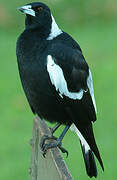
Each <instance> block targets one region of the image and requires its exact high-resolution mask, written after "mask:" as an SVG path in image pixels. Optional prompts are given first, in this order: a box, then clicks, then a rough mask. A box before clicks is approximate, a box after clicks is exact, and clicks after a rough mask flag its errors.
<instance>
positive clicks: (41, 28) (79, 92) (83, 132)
mask: <svg viewBox="0 0 117 180" xmlns="http://www.w3.org/2000/svg"><path fill="white" fill-rule="evenodd" d="M19 10H20V11H21V12H23V13H24V14H26V19H25V30H24V31H23V33H22V34H21V35H20V36H19V38H18V41H17V48H16V54H17V61H18V67H19V74H20V78H21V82H22V86H23V89H24V92H25V94H26V97H27V99H28V102H29V104H30V107H31V109H32V112H33V113H34V114H37V115H39V116H40V118H42V119H45V120H47V121H49V122H51V123H53V122H56V123H57V125H56V126H55V127H54V128H53V129H52V137H47V136H46V135H45V136H43V137H42V139H41V143H40V146H41V150H42V151H43V154H44V155H45V153H46V152H47V150H48V149H50V148H53V147H58V148H59V149H60V150H61V151H62V152H63V153H67V154H68V152H67V150H66V149H65V148H63V147H62V144H61V142H62V139H63V137H64V136H65V134H66V132H67V131H68V129H69V128H70V129H71V130H73V131H75V132H76V134H77V135H78V137H79V139H80V144H81V148H82V152H83V157H84V162H85V166H86V171H87V174H88V176H89V177H93V176H94V177H97V168H96V163H95V159H94V155H95V156H96V157H97V159H98V161H99V163H100V165H101V167H102V169H103V170H104V166H103V163H102V159H101V157H100V153H99V150H98V147H97V145H96V142H95V138H94V134H93V128H92V124H93V122H95V121H96V103H95V98H94V90H93V82H92V75H91V71H90V69H89V66H88V64H87V62H86V61H85V58H84V56H83V54H82V50H81V48H80V46H79V45H78V43H77V42H76V41H75V40H74V39H73V38H72V37H71V36H70V35H68V34H67V33H66V32H64V31H62V30H61V29H60V28H59V27H58V25H57V24H56V22H55V19H54V17H53V16H52V14H51V11H50V9H49V8H48V6H46V5H45V4H43V3H41V2H33V3H30V4H27V5H25V6H22V7H20V8H19ZM62 124H63V125H65V129H64V131H63V132H62V134H61V135H60V137H59V138H56V137H54V136H53V133H54V132H55V131H56V129H57V128H58V127H59V126H61V125H62ZM47 139H55V143H45V141H46V140H47Z"/></svg>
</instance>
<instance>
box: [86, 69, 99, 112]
mask: <svg viewBox="0 0 117 180" xmlns="http://www.w3.org/2000/svg"><path fill="white" fill-rule="evenodd" d="M87 85H88V88H89V91H90V94H91V98H92V101H93V105H94V108H95V112H96V113H97V108H96V102H95V97H94V89H93V79H92V74H91V71H90V69H89V76H88V78H87Z"/></svg>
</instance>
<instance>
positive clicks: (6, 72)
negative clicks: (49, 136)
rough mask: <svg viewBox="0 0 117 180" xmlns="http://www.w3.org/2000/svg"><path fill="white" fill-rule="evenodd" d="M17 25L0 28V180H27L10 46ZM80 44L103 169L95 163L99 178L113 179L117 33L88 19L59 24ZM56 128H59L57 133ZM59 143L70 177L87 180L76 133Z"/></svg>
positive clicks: (24, 119)
mask: <svg viewBox="0 0 117 180" xmlns="http://www.w3.org/2000/svg"><path fill="white" fill-rule="evenodd" d="M21 30H22V29H21V28H19V29H16V30H13V29H10V30H9V31H8V29H3V30H2V29H1V30H0V39H1V43H0V49H1V52H0V67H1V68H0V83H1V86H0V115H1V117H0V118H1V124H0V142H1V147H0V170H1V173H0V179H2V180H12V179H17V180H21V179H22V180H28V179H29V176H28V168H29V167H30V151H31V148H30V146H29V139H30V138H31V136H32V119H33V115H32V113H31V111H30V108H29V106H28V103H27V101H26V98H25V96H24V93H23V90H22V88H21V83H20V80H19V74H18V68H17V62H16V55H15V47H16V39H17V37H18V35H19V33H20V31H21ZM64 30H65V31H67V32H69V33H70V34H71V35H72V36H73V37H74V38H75V39H76V40H77V41H78V42H79V44H80V45H81V48H82V49H83V52H84V55H85V57H86V60H87V62H88V64H89V65H90V67H91V70H92V74H93V80H94V89H95V97H96V102H97V108H98V120H97V122H96V124H95V125H94V130H95V136H96V140H97V143H98V145H99V149H100V152H101V155H102V158H103V161H104V165H105V172H104V173H102V171H101V168H100V167H99V164H98V163H97V165H98V171H99V176H98V178H97V179H98V180H103V179H106V180H110V179H116V149H117V145H116V138H117V134H116V126H117V121H116V117H117V111H116V105H117V103H116V99H117V95H116V92H117V83H116V76H117V73H116V67H117V61H116V59H117V53H116V49H115V48H116V32H117V25H116V23H115V22H110V23H108V24H103V23H90V24H88V25H87V24H86V25H84V26H82V27H77V28H75V29H74V28H71V27H69V28H68V27H67V28H66V27H64ZM60 132H61V130H59V131H58V133H57V135H58V134H59V133H60ZM63 144H64V147H65V148H67V149H68V150H69V157H68V158H67V159H66V158H65V161H66V162H67V165H68V167H69V169H70V171H71V173H72V175H73V177H74V179H75V180H76V179H80V180H84V179H88V177H87V175H86V173H85V168H84V162H83V158H82V153H81V149H80V145H79V140H78V139H77V137H76V136H75V135H74V134H73V133H71V132H68V134H67V135H66V137H65V139H64V142H63Z"/></svg>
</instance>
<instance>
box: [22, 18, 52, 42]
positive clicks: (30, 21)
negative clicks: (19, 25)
mask: <svg viewBox="0 0 117 180" xmlns="http://www.w3.org/2000/svg"><path fill="white" fill-rule="evenodd" d="M51 26H52V20H51V19H50V20H49V21H48V22H46V20H45V23H44V24H41V23H40V22H39V21H38V19H37V18H35V17H32V16H30V15H26V19H25V29H26V31H33V32H34V31H35V32H38V35H39V36H40V38H41V39H47V38H48V36H49V34H50V33H51Z"/></svg>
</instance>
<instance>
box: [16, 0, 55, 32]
mask: <svg viewBox="0 0 117 180" xmlns="http://www.w3.org/2000/svg"><path fill="white" fill-rule="evenodd" d="M18 9H19V10H20V11H21V12H23V13H24V14H26V20H25V24H26V29H37V28H38V29H40V30H41V29H43V31H44V30H45V29H46V28H48V29H50V28H51V23H52V16H51V12H50V9H49V8H48V6H46V5H45V4H43V3H41V2H34V3H30V4H27V5H25V6H22V7H20V8H18Z"/></svg>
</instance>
